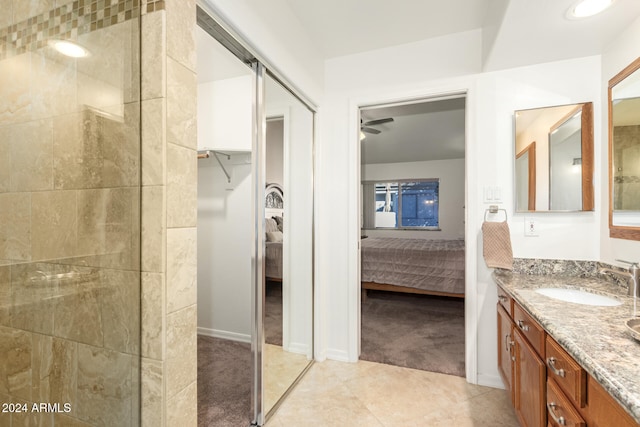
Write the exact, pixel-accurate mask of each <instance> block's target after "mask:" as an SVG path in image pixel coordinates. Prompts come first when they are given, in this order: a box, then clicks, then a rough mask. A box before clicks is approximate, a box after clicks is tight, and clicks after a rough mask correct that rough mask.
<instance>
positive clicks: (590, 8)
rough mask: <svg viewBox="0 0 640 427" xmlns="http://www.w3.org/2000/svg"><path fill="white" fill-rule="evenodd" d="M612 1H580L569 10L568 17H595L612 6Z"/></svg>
mask: <svg viewBox="0 0 640 427" xmlns="http://www.w3.org/2000/svg"><path fill="white" fill-rule="evenodd" d="M613 2H614V0H580V1H579V2H578V3H576V4H575V6H573V7H572V8H571V9H569V13H568V16H569V17H571V18H574V19H575V18H587V17H589V16H593V15H597V14H598V13H600V12H602V11H603V10H605V9H606V8H608V7H609V6H611V5H612V4H613Z"/></svg>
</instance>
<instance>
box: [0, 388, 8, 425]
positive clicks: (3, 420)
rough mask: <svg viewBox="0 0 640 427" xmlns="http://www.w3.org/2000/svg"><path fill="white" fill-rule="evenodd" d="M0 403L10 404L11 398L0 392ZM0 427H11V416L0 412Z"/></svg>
mask: <svg viewBox="0 0 640 427" xmlns="http://www.w3.org/2000/svg"><path fill="white" fill-rule="evenodd" d="M0 402H11V397H10V396H9V395H7V394H4V393H2V392H0ZM0 427H11V414H9V413H6V412H0Z"/></svg>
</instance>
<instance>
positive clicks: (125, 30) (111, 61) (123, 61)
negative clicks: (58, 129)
mask: <svg viewBox="0 0 640 427" xmlns="http://www.w3.org/2000/svg"><path fill="white" fill-rule="evenodd" d="M78 43H79V44H80V45H82V46H84V47H85V48H87V49H88V50H89V51H90V52H92V55H91V56H89V57H86V58H83V59H82V61H78V65H77V66H78V73H79V77H80V76H82V80H81V81H80V82H79V89H78V90H79V92H78V97H79V99H80V104H81V105H82V104H84V105H90V106H93V107H96V108H102V107H107V106H109V105H116V104H122V103H128V102H132V101H138V100H139V93H140V91H139V81H140V78H139V72H140V71H139V70H140V64H139V49H140V48H139V27H138V22H137V20H136V19H132V20H128V21H124V22H121V23H119V24H116V25H109V26H107V27H104V28H101V29H98V30H95V31H91V32H88V33H84V34H81V35H79V36H78ZM113 100H116V102H113Z"/></svg>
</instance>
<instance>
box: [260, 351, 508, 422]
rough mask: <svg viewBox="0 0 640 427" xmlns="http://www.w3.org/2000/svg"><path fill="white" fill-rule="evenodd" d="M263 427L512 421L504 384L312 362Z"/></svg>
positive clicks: (376, 366) (391, 368) (375, 365)
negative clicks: (495, 386) (495, 385)
mask: <svg viewBox="0 0 640 427" xmlns="http://www.w3.org/2000/svg"><path fill="white" fill-rule="evenodd" d="M266 425H267V427H292V426H303V425H313V426H321V427H331V426H336V427H345V426H349V427H352V426H367V427H410V426H421V427H424V426H428V427H437V426H446V427H452V426H455V427H466V426H469V427H484V426H487V427H518V422H517V420H516V417H515V414H514V412H513V409H512V407H511V404H510V402H509V398H508V396H507V393H506V392H505V391H504V390H498V389H493V388H489V387H482V386H476V385H472V384H468V383H467V382H466V381H465V380H464V378H460V377H455V376H450V375H443V374H436V373H432V372H424V371H418V370H415V369H408V368H401V367H396V366H390V365H383V364H379V363H372V362H366V361H360V362H358V363H343V362H335V361H325V362H322V363H315V364H314V365H313V366H312V368H311V369H310V370H309V372H307V374H306V375H305V376H304V378H303V379H302V380H301V381H300V383H299V384H298V385H297V386H296V388H295V389H294V390H293V391H292V393H291V394H290V395H289V396H288V397H287V399H286V400H285V401H284V403H283V404H282V405H281V406H280V408H279V409H278V411H277V412H276V413H275V415H274V416H273V417H272V418H271V419H270V420H269V421H268V422H267V424H266Z"/></svg>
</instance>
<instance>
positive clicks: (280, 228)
mask: <svg viewBox="0 0 640 427" xmlns="http://www.w3.org/2000/svg"><path fill="white" fill-rule="evenodd" d="M271 218H273V219H274V220H275V222H276V223H277V224H278V231H284V230H283V228H284V219H283V218H282V217H281V216H272V217H271Z"/></svg>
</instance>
